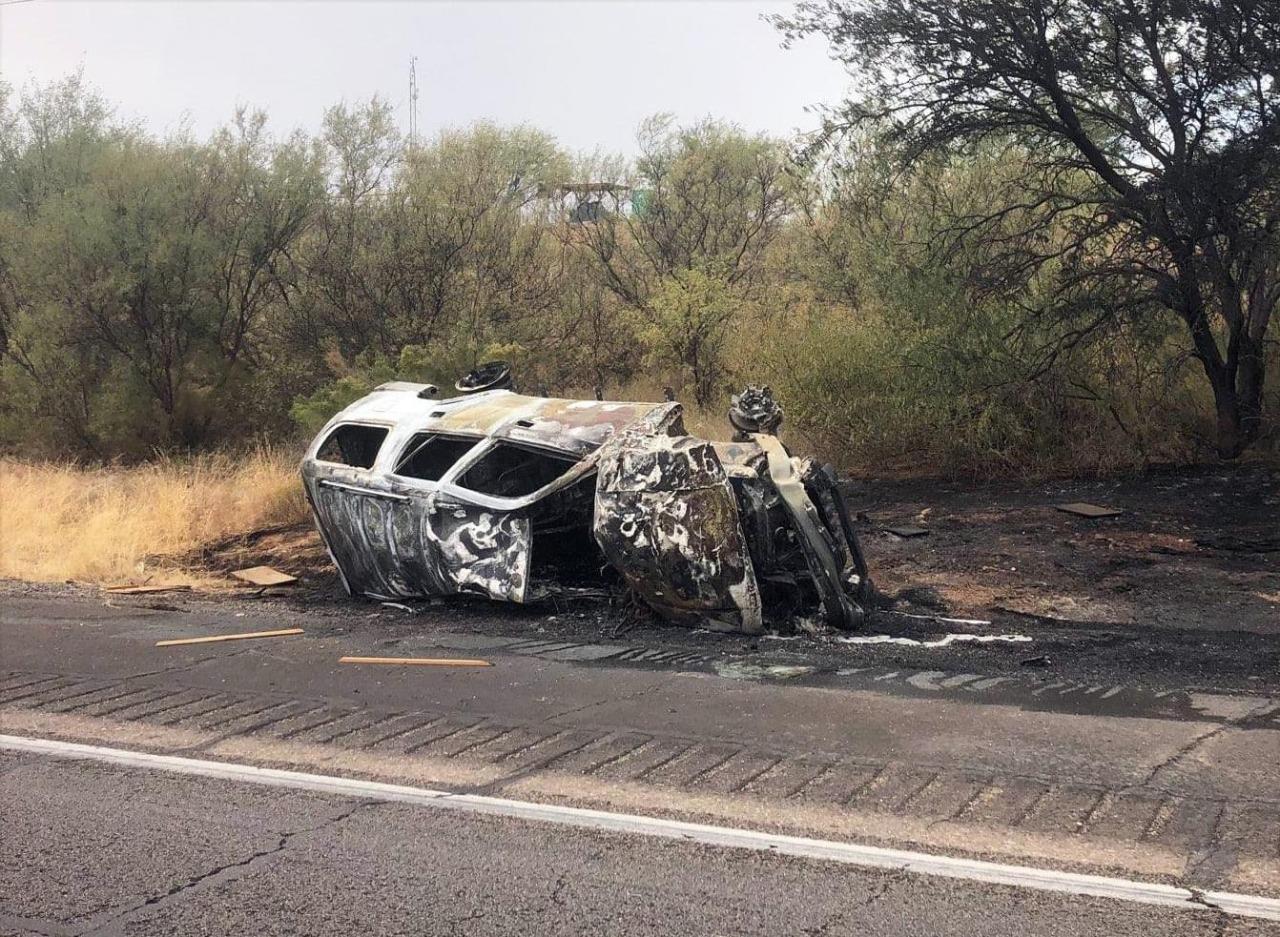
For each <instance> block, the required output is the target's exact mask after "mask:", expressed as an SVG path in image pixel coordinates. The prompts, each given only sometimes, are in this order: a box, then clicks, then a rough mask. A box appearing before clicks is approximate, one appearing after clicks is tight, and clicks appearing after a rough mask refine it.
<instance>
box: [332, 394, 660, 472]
mask: <svg viewBox="0 0 1280 937" xmlns="http://www.w3.org/2000/svg"><path fill="white" fill-rule="evenodd" d="M428 388H430V385H428V384H412V383H408V382H404V381H396V382H393V383H391V384H384V385H382V386H381V387H379V388H377V389H376V390H374V391H373V392H372V393H370V394H369V395H368V396H366V397H362V398H361V399H359V400H357V401H356V402H355V403H353V404H351V405H350V406H349V407H347V408H346V409H345V410H343V411H342V412H341V413H339V414H338V415H337V416H336V417H335V418H334V421H333V422H335V423H336V422H348V421H352V420H356V421H359V420H368V421H373V422H378V423H393V424H395V425H397V426H403V427H407V428H410V429H412V430H414V431H418V430H421V431H436V432H440V433H457V434H460V435H467V436H491V437H493V438H496V439H509V440H512V441H513V442H526V443H530V444H533V445H539V446H547V447H551V448H554V449H561V450H563V451H565V452H571V453H574V454H575V455H585V454H587V453H589V452H592V451H594V450H595V449H597V448H599V447H600V446H601V444H603V443H604V442H605V441H606V440H607V439H608V438H609V437H610V436H612V435H613V434H614V433H616V432H618V431H619V430H621V429H622V428H623V427H625V426H628V425H630V424H631V423H634V422H635V421H636V420H638V419H640V418H642V417H645V416H647V415H649V414H654V413H655V412H659V413H660V412H663V411H670V410H672V409H679V408H680V404H678V403H642V402H634V401H612V400H573V399H569V398H563V397H527V396H525V395H523V394H517V393H514V392H512V391H509V390H489V391H482V392H480V393H476V394H465V395H462V396H458V397H448V398H445V399H436V398H434V397H425V398H424V397H419V396H418V394H419V393H420V392H421V391H423V390H427V389H428Z"/></svg>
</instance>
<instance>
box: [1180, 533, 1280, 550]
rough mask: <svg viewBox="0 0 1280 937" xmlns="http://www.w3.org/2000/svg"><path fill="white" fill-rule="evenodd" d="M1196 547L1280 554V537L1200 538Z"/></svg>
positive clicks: (1231, 535) (1225, 535) (1224, 535)
mask: <svg viewBox="0 0 1280 937" xmlns="http://www.w3.org/2000/svg"><path fill="white" fill-rule="evenodd" d="M1196 545H1197V546H1201V547H1206V548H1208V549H1210V550H1223V551H1226V552H1228V553H1277V552H1280V537H1237V536H1236V535H1235V534H1219V535H1218V536H1215V537H1203V538H1199V537H1198V538H1196Z"/></svg>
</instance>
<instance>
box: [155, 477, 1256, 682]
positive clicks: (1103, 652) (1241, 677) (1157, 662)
mask: <svg viewBox="0 0 1280 937" xmlns="http://www.w3.org/2000/svg"><path fill="white" fill-rule="evenodd" d="M847 496H848V501H849V505H850V508H851V510H852V511H854V512H856V513H857V514H858V515H859V522H858V527H859V533H860V536H861V538H862V541H863V546H864V549H865V551H866V554H867V561H868V565H869V567H870V570H871V575H872V578H873V579H874V580H875V583H876V586H877V588H878V590H879V592H880V594H881V599H880V606H879V607H878V608H876V609H875V610H874V611H873V614H872V615H871V618H870V620H869V622H868V623H867V625H866V626H865V627H864V628H863V629H861V631H860V632H859V633H860V634H888V635H894V636H905V637H912V638H916V639H926V640H927V639H930V638H936V637H938V636H940V635H942V634H945V633H948V632H970V633H978V634H1001V633H1019V634H1024V635H1027V636H1029V637H1031V638H1032V639H1033V641H1032V642H1031V643H1030V644H990V645H976V644H970V645H952V646H951V647H948V648H921V647H911V646H900V645H876V646H868V645H850V644H844V643H841V642H840V640H839V638H840V636H839V635H838V634H836V633H834V632H828V631H821V632H819V633H818V634H817V635H812V636H811V635H808V634H803V633H800V634H797V635H795V636H791V638H790V640H780V639H779V637H772V636H765V637H761V638H752V637H747V636H742V635H717V634H712V633H709V632H703V631H690V630H688V629H685V628H681V627H678V626H673V625H666V624H662V623H661V622H659V621H658V620H657V619H656V618H654V617H653V616H652V615H650V614H649V613H647V612H646V611H644V610H643V609H642V608H640V607H639V606H637V605H635V604H631V603H626V602H620V603H614V604H606V603H599V602H597V603H575V604H572V605H564V604H562V605H560V606H556V605H554V604H547V605H534V606H527V607H524V606H516V605H506V604H501V603H495V602H489V601H484V600H480V599H469V598H459V599H436V600H431V601H429V602H407V603H402V605H403V607H393V606H385V605H382V604H380V603H378V602H374V601H369V600H363V599H352V598H350V597H348V596H347V595H346V594H345V593H344V592H343V591H342V586H341V584H340V582H339V581H338V577H337V575H336V573H335V571H334V569H333V567H332V565H331V564H330V563H329V561H328V558H327V556H326V555H325V552H324V548H323V545H322V544H321V543H320V541H319V538H318V537H317V535H316V534H315V532H314V530H313V529H312V528H310V527H308V526H297V527H289V528H276V529H272V530H268V531H262V532H259V533H256V534H252V535H249V536H246V537H239V538H233V539H230V540H227V541H224V542H222V543H219V544H215V545H213V546H211V547H210V548H207V549H206V550H204V551H202V553H201V554H200V555H199V556H191V557H187V558H185V559H186V561H187V562H188V563H189V564H191V565H199V566H201V567H203V568H204V569H206V570H208V571H209V572H210V573H212V574H215V575H216V574H219V573H225V572H228V571H230V570H232V569H237V568H241V567H244V566H252V565H258V564H262V565H270V566H274V567H276V568H279V569H283V570H286V571H288V572H291V573H295V574H297V575H299V576H300V577H301V581H300V583H299V584H298V585H297V586H295V587H291V588H290V589H281V590H266V592H264V593H262V594H257V595H255V594H254V593H251V592H249V591H248V590H243V589H242V590H238V593H239V594H242V595H244V596H246V598H245V601H250V602H252V603H253V604H254V607H261V606H262V605H263V604H264V603H266V604H270V605H272V606H275V607H278V608H279V609H280V611H281V614H282V615H287V616H291V617H292V618H293V619H294V620H296V621H297V622H298V623H301V622H304V621H305V620H307V619H315V618H322V619H324V620H326V621H328V622H333V621H335V620H343V621H345V622H350V623H351V624H350V627H352V628H361V629H363V628H366V627H369V628H379V629H385V631H386V634H387V641H388V642H390V644H389V645H388V646H389V647H390V646H394V643H395V642H396V641H400V640H405V639H406V637H405V636H406V635H418V634H421V633H424V632H431V631H433V630H438V629H448V630H452V631H455V632H457V631H476V632H482V633H484V634H489V635H505V636H528V637H529V638H531V639H532V638H541V639H544V640H548V641H552V640H556V639H562V640H564V641H587V642H589V641H599V640H614V641H616V640H625V641H627V642H634V643H637V644H643V645H646V646H650V647H654V648H663V649H667V650H669V651H670V652H671V654H672V655H675V656H677V657H678V656H680V655H694V656H700V657H702V658H705V659H708V660H714V661H716V662H718V665H726V666H732V665H737V664H746V663H750V664H756V663H759V664H762V665H765V666H783V667H785V666H798V667H803V668H811V669H812V670H811V676H812V677H813V678H814V679H818V678H820V677H821V675H822V674H824V673H834V672H836V671H838V670H840V669H841V668H848V667H851V666H859V665H863V664H866V663H873V664H875V665H876V666H884V667H894V666H902V667H916V668H921V667H923V668H929V667H935V668H937V669H940V670H942V669H945V670H951V671H965V670H971V671H974V672H981V673H999V672H1004V671H1010V672H1019V673H1025V672H1028V671H1030V670H1036V669H1037V668H1041V667H1044V668H1047V672H1048V673H1052V674H1055V675H1057V674H1062V675H1063V676H1064V677H1069V678H1070V679H1075V680H1086V681H1087V680H1094V679H1096V680H1099V681H1101V680H1106V679H1121V678H1123V679H1125V680H1138V681H1140V682H1146V683H1148V684H1150V685H1152V686H1157V687H1158V686H1161V685H1165V684H1169V685H1173V684H1177V685H1191V686H1202V687H1205V688H1228V687H1234V688H1237V689H1243V690H1256V691H1262V690H1264V689H1267V688H1274V687H1276V686H1280V542H1278V541H1277V537H1280V473H1276V472H1274V471H1266V470H1263V469H1249V468H1244V469H1233V470H1229V471H1221V470H1199V471H1179V472H1176V473H1156V474H1150V475H1147V476H1143V477H1139V478H1130V479H1122V480H1109V481H1087V482H1082V481H1072V482H1050V483H1042V484H1035V485H1019V484H999V485H990V486H984V487H982V488H974V487H972V486H964V485H961V484H958V483H956V484H950V483H937V482H921V481H889V482H855V483H850V484H849V485H848V495H847ZM1071 501H1087V502H1093V503H1097V504H1103V505H1109V506H1114V507H1116V508H1119V509H1121V510H1123V511H1124V513H1123V514H1121V515H1119V516H1117V517H1113V518H1102V519H1097V520H1086V519H1083V518H1079V517H1075V516H1073V515H1069V514H1065V513H1062V512H1060V511H1057V510H1055V509H1054V505H1056V504H1060V503H1064V502H1071ZM906 526H913V527H919V528H923V529H925V530H927V531H928V533H927V534H924V535H923V536H915V537H900V536H897V535H895V534H892V533H889V532H888V531H887V530H886V528H889V527H894V528H900V527H906ZM250 596H252V597H250ZM154 600H155V601H162V602H165V603H170V602H177V603H178V604H181V603H185V602H193V601H196V602H198V601H219V602H223V601H227V596H226V594H225V593H223V594H221V595H220V596H219V597H217V598H216V599H206V598H203V597H200V596H190V597H187V596H183V597H182V598H181V599H168V598H165V597H156V598H155V599H154ZM405 608H407V609H410V611H405V610H404V609H405ZM912 616H918V617H912ZM936 616H943V617H956V618H973V619H980V620H983V621H986V622H990V623H989V624H960V623H948V622H945V621H940V620H938V618H937V617H936ZM780 637H782V638H786V637H787V636H785V635H783V636H780ZM1042 658H1044V659H1043V660H1042ZM637 665H638V666H639V665H641V664H640V663H637ZM806 679H807V678H806Z"/></svg>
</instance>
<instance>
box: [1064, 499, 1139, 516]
mask: <svg viewBox="0 0 1280 937" xmlns="http://www.w3.org/2000/svg"><path fill="white" fill-rule="evenodd" d="M1054 507H1055V508H1057V509H1058V510H1059V511H1064V512H1066V513H1067V514H1075V515H1076V516H1077V517H1088V518H1095V517H1119V516H1120V515H1121V514H1123V513H1124V511H1121V510H1119V509H1117V508H1109V507H1104V506H1103V505H1101V504H1089V503H1088V502H1087V501H1072V502H1071V503H1070V504H1055V505H1054Z"/></svg>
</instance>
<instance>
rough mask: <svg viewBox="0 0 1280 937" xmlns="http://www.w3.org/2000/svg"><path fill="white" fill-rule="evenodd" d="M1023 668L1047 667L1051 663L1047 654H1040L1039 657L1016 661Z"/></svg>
mask: <svg viewBox="0 0 1280 937" xmlns="http://www.w3.org/2000/svg"><path fill="white" fill-rule="evenodd" d="M1018 663H1020V664H1021V665H1022V666H1023V667H1048V666H1049V665H1050V664H1052V663H1053V661H1051V660H1050V659H1049V655H1048V654H1041V655H1040V656H1039V657H1028V658H1027V659H1026V660H1020V661H1018Z"/></svg>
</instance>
